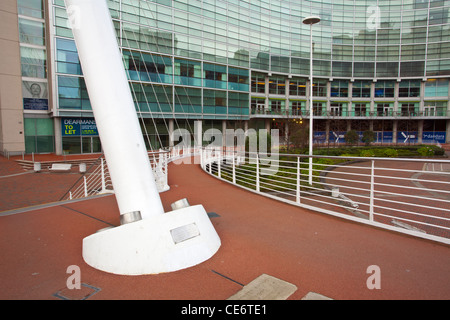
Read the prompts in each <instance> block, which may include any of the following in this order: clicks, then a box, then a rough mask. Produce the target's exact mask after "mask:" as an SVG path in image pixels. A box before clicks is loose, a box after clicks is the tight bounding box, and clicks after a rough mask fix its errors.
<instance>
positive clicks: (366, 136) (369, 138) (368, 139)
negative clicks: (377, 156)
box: [361, 130, 375, 146]
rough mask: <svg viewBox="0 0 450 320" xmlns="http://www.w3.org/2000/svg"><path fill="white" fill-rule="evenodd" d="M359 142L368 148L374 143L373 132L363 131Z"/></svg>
mask: <svg viewBox="0 0 450 320" xmlns="http://www.w3.org/2000/svg"><path fill="white" fill-rule="evenodd" d="M361 140H362V142H364V143H365V144H366V146H370V144H371V143H372V142H374V141H375V132H373V131H370V130H367V131H364V132H363V136H362V139H361Z"/></svg>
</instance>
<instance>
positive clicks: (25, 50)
mask: <svg viewBox="0 0 450 320" xmlns="http://www.w3.org/2000/svg"><path fill="white" fill-rule="evenodd" d="M20 60H21V65H22V76H24V77H32V78H46V77H47V57H46V54H45V50H44V49H37V48H30V47H24V46H21V47H20Z"/></svg>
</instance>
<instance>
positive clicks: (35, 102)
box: [23, 98, 48, 110]
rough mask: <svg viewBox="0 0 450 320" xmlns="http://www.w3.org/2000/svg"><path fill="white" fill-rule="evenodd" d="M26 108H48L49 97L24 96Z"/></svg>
mask: <svg viewBox="0 0 450 320" xmlns="http://www.w3.org/2000/svg"><path fill="white" fill-rule="evenodd" d="M23 108H24V109H25V110H48V99H38V98H23Z"/></svg>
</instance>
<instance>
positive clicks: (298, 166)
mask: <svg viewBox="0 0 450 320" xmlns="http://www.w3.org/2000/svg"><path fill="white" fill-rule="evenodd" d="M295 201H296V202H297V203H300V157H297V186H296V190H295Z"/></svg>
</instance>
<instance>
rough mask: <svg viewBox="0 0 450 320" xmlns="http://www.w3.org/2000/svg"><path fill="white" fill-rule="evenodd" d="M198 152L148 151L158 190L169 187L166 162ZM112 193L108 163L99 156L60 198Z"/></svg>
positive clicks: (180, 148) (190, 149)
mask: <svg viewBox="0 0 450 320" xmlns="http://www.w3.org/2000/svg"><path fill="white" fill-rule="evenodd" d="M198 154H200V147H186V146H185V147H183V146H176V147H173V148H171V149H170V151H166V150H159V151H156V152H149V153H148V156H149V160H150V165H151V167H152V170H153V176H154V178H155V182H156V186H157V188H158V191H159V192H164V191H167V190H169V189H170V187H169V184H168V168H167V166H168V164H169V163H170V162H173V161H176V160H179V159H182V158H185V157H190V156H194V155H198ZM106 193H114V188H113V185H112V182H111V177H110V175H109V170H108V165H107V163H106V160H105V159H104V157H101V158H99V159H98V160H97V161H96V163H95V164H94V165H92V166H91V168H90V169H89V170H87V171H86V173H84V174H83V176H82V177H81V178H80V179H79V180H78V181H77V182H76V183H75V184H74V185H73V186H72V187H71V188H70V190H69V191H67V193H66V194H65V195H64V196H63V197H62V198H61V200H72V199H79V198H85V197H90V196H95V195H99V194H106Z"/></svg>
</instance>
